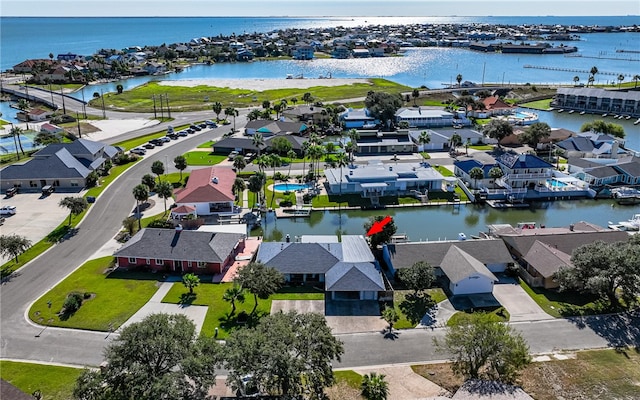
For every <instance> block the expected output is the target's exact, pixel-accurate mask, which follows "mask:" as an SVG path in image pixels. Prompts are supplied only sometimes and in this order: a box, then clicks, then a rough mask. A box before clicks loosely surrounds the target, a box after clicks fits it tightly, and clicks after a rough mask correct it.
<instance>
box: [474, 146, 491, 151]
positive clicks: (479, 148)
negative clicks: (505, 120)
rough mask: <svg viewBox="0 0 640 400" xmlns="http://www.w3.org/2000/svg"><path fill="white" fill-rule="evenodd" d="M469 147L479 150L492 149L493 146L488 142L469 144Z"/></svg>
mask: <svg viewBox="0 0 640 400" xmlns="http://www.w3.org/2000/svg"><path fill="white" fill-rule="evenodd" d="M469 148H470V149H474V150H480V151H491V150H493V146H492V145H490V144H476V145H471V146H469Z"/></svg>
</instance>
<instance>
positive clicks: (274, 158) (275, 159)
mask: <svg viewBox="0 0 640 400" xmlns="http://www.w3.org/2000/svg"><path fill="white" fill-rule="evenodd" d="M268 157H269V166H270V167H272V168H273V181H274V182H275V180H276V167H279V166H281V165H282V159H281V158H280V156H279V155H277V154H275V153H274V154H270V155H269V156H268ZM275 197H276V192H275V190H274V191H273V192H271V203H270V206H271V207H273V199H275Z"/></svg>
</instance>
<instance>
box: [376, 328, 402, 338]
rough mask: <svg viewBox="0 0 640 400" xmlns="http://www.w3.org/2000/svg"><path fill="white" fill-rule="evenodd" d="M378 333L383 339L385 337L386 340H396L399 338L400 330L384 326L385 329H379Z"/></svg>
mask: <svg viewBox="0 0 640 400" xmlns="http://www.w3.org/2000/svg"><path fill="white" fill-rule="evenodd" d="M380 333H381V334H382V335H383V336H382V337H383V338H384V339H387V340H396V339H398V338H400V332H399V331H394V330H389V329H387V328H385V329H383V330H381V331H380Z"/></svg>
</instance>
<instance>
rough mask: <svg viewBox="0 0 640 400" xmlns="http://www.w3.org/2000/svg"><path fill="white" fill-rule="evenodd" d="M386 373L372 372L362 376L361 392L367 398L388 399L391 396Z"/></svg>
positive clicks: (372, 399) (366, 399)
mask: <svg viewBox="0 0 640 400" xmlns="http://www.w3.org/2000/svg"><path fill="white" fill-rule="evenodd" d="M385 377H386V376H385V375H384V374H378V373H375V372H371V373H370V374H365V375H364V376H363V377H362V383H361V384H360V393H361V394H362V397H364V398H365V400H387V397H388V396H389V384H388V383H387V381H386V380H385Z"/></svg>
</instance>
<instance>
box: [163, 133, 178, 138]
mask: <svg viewBox="0 0 640 400" xmlns="http://www.w3.org/2000/svg"><path fill="white" fill-rule="evenodd" d="M166 137H168V138H169V139H171V140H177V139H178V134H177V133H175V132H174V133H172V134H171V135H167V136H166Z"/></svg>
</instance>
